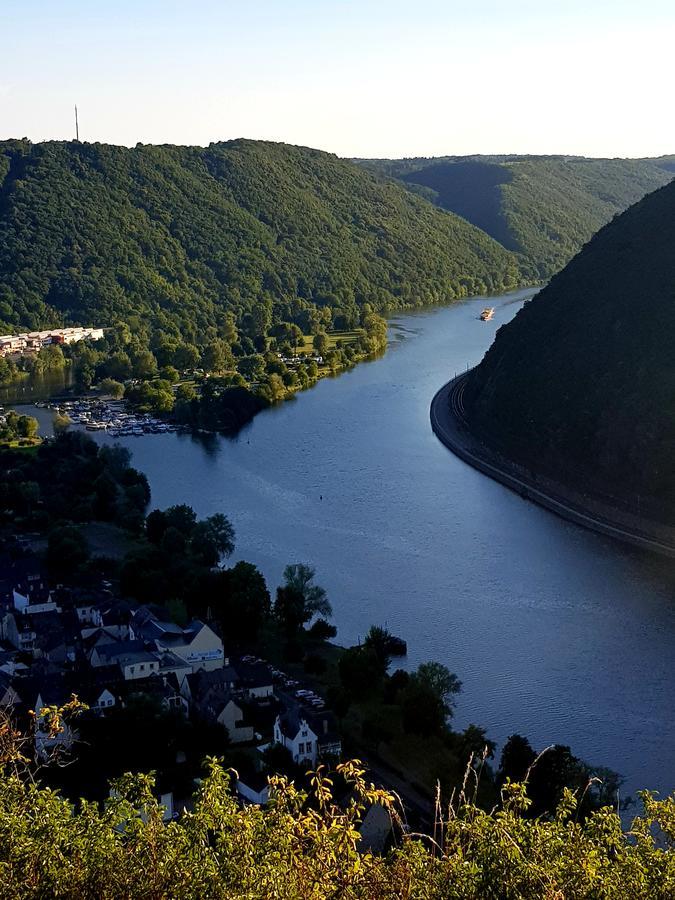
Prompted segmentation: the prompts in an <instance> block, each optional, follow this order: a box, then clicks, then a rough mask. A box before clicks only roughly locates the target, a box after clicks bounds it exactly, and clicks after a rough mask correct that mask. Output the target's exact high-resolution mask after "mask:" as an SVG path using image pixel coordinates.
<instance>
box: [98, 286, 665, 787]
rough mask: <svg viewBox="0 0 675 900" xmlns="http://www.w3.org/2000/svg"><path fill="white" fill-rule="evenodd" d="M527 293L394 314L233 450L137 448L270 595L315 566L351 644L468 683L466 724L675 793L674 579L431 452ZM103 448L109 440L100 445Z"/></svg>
mask: <svg viewBox="0 0 675 900" xmlns="http://www.w3.org/2000/svg"><path fill="white" fill-rule="evenodd" d="M532 293H533V292H532V291H529V292H527V291H521V292H518V293H514V294H510V295H507V296H505V297H501V298H496V299H495V298H491V299H490V301H489V303H490V305H494V306H495V307H496V314H495V317H494V319H493V320H492V321H491V322H488V323H483V322H480V321H479V320H478V314H479V312H480V310H481V309H482V308H483V306H485V305H486V301H485V300H481V299H473V300H470V301H465V302H462V303H458V304H456V305H454V306H451V307H447V308H441V309H433V310H424V311H421V312H417V313H412V314H406V315H398V316H396V317H394V318H392V319H391V321H390V344H389V349H388V350H387V352H386V354H385V355H384V356H383V357H382V358H380V359H378V360H375V361H373V362H370V363H364V364H361V365H359V366H357V367H356V368H355V369H353V370H352V371H350V372H348V373H345V374H343V375H341V376H339V377H338V378H335V379H324V380H323V381H321V382H320V383H319V384H318V385H317V386H316V387H315V388H313V389H312V390H310V391H306V392H304V393H302V394H299V395H298V396H297V397H296V399H294V400H293V401H291V402H287V403H284V404H282V405H280V406H278V407H275V408H273V409H270V410H268V411H266V412H264V413H262V414H261V415H259V416H258V417H257V418H256V419H255V420H254V421H253V422H252V423H251V425H250V426H248V427H247V428H246V430H245V431H243V432H242V433H241V434H240V435H239V436H238V437H237V439H235V440H226V439H215V440H214V442H213V443H212V445H211V446H208V447H206V446H204V445H203V444H201V443H199V442H197V441H195V440H194V439H192V438H190V437H186V436H180V435H156V436H148V437H145V438H139V439H133V438H131V439H125V440H124V441H123V443H126V444H127V445H128V446H129V447H130V448H131V449H132V450H133V455H134V463H135V465H137V466H138V467H139V468H140V469H142V470H143V471H144V472H146V474H147V475H148V478H149V480H150V485H151V488H152V495H153V505H155V506H159V507H164V506H168V505H170V504H173V503H189V504H190V505H191V506H193V507H194V508H195V510H196V511H197V512H198V513H199V515H200V516H204V515H208V514H210V513H213V512H216V511H223V512H225V513H226V514H227V515H228V516H229V517H230V518H231V520H232V522H233V524H234V526H235V529H236V532H237V557H236V558H237V559H239V558H243V559H247V560H250V561H251V562H254V563H255V564H256V565H258V566H259V567H260V568H261V569H262V570H263V572H264V573H265V575H266V577H267V578H268V580H269V583H270V586H271V587H273V586H275V585H276V584H278V583H279V581H280V578H281V573H282V570H283V568H284V566H285V565H286V564H287V563H291V562H304V561H306V562H310V563H311V564H312V565H314V566H315V567H316V571H317V580H318V581H319V583H321V584H322V585H324V586H325V587H326V588H327V590H328V594H329V597H330V599H331V601H332V603H333V608H334V621H335V624H336V625H337V626H338V629H339V634H338V640H339V641H341V642H342V643H345V644H347V643H352V642H355V641H357V640H358V639H359V638H363V636H364V634H365V633H366V631H367V629H368V627H369V625H370V624H371V623H375V624H382V625H385V624H386V625H387V626H388V627H389V629H390V630H392V631H393V632H394V633H396V634H398V635H401V636H402V637H404V638H405V639H406V640H407V641H408V647H409V659H408V664H409V665H411V666H414V665H416V664H417V663H419V662H420V661H422V660H426V659H437V660H439V661H441V662H443V663H445V664H446V665H448V666H449V667H450V669H451V670H452V671H454V672H456V673H457V675H458V676H459V677H460V678H461V680H462V681H463V684H464V690H463V693H462V694H461V695H460V698H459V702H458V706H457V712H456V719H455V721H456V724H457V725H458V726H465V725H467V724H468V723H470V722H475V723H477V724H481V725H484V726H486V727H487V729H488V733H489V736H490V737H492V738H493V739H495V740H497V741H499V742H502V741H503V740H504V739H505V738H506V737H507V736H508V735H509V734H511V733H513V732H520V733H522V734H524V735H526V736H527V737H528V738H529V739H530V740H531V742H532V743H533V745H534V746H535V747H536V748H542V747H544V746H546V745H548V744H552V743H564V744H569V745H570V746H571V747H572V750H573V752H575V753H576V754H577V755H579V756H581V757H582V758H584V759H586V760H587V761H589V762H590V763H593V764H602V765H606V766H609V767H611V768H613V769H615V770H617V771H619V772H620V773H621V774H622V775H623V776H624V777H625V778H626V788H625V790H626V791H633V790H635V789H637V788H641V787H646V788H650V789H656V790H660V791H662V792H669V791H672V790H673V789H675V721H674V716H673V707H674V693H673V647H674V646H675V567H674V566H673V562H672V560H670V561H669V560H666V559H660V558H657V557H652V556H649V555H646V554H645V553H643V552H641V551H638V550H636V549H633V548H630V547H628V546H624V545H621V544H619V543H616V542H614V541H613V540H611V539H609V538H604V537H602V536H600V535H597V534H594V533H592V532H588V531H585V530H584V529H582V528H579V527H577V526H575V525H572V524H570V523H567V522H565V521H563V520H561V519H558V518H557V517H556V516H554V515H552V514H551V513H548V512H546V511H545V510H543V509H540V508H539V507H537V506H534V505H532V504H531V503H529V502H527V501H525V500H523V499H521V498H520V497H519V496H517V495H516V494H514V493H512V492H510V491H509V490H507V489H506V488H504V487H502V486H501V485H499V484H497V483H495V482H494V481H491V480H490V479H489V478H486V477H484V476H483V475H481V474H479V473H478V472H476V471H474V470H473V469H472V468H470V467H469V466H467V465H465V464H464V463H462V462H461V461H460V460H459V459H457V458H456V457H455V456H453V455H452V453H450V452H449V451H448V450H446V449H445V447H444V446H443V445H441V444H440V442H439V441H438V440H437V439H436V438H435V437H434V435H433V434H432V432H431V428H430V425H429V404H430V401H431V399H432V397H433V395H434V393H435V392H436V390H437V389H438V388H439V387H440V386H441V384H443V383H444V382H445V381H447V380H448V378H450V377H452V376H453V375H454V373H455V372H457V371H461V370H463V369H464V368H466V367H467V366H472V365H474V364H475V363H477V362H478V361H479V360H480V358H481V357H482V355H483V353H484V352H485V350H486V349H487V347H488V346H489V344H490V343H491V342H492V340H493V338H494V335H495V332H496V330H497V328H498V327H499V326H500V325H502V324H504V323H505V322H507V321H508V320H509V319H510V318H511V317H512V316H513V315H514V314H515V313H516V311H517V310H518V309H519V308H520V306H521V305H522V302H523V300H524V299H525V298H526V297H527V296H531V294H532ZM96 439H97V440H99V441H102V442H105V441H107V440H110V439H109V438H107V437H105V436H100V435H96Z"/></svg>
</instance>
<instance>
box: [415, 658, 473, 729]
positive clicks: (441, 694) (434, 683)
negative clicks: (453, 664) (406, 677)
mask: <svg viewBox="0 0 675 900" xmlns="http://www.w3.org/2000/svg"><path fill="white" fill-rule="evenodd" d="M413 679H416V680H417V681H418V682H419V684H421V685H422V686H424V687H425V688H427V689H428V690H429V691H430V692H431V693H432V694H433V695H434V697H436V698H437V700H438V702H439V704H440V705H441V708H442V709H443V712H444V713H445V715H446V716H450V715H452V710H453V707H454V705H455V702H456V701H455V698H456V696H457V694H459V693H460V691H461V690H462V682H461V681H460V680H459V678H457V676H456V675H454V674H453V673H452V672H451V671H450V670H449V669H448V668H447V666H444V665H443V664H442V663H439V662H425V663H422V664H421V665H419V666H418V667H417V671H416V672H415V673H414V675H413Z"/></svg>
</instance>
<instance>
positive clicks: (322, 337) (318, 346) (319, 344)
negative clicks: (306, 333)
mask: <svg viewBox="0 0 675 900" xmlns="http://www.w3.org/2000/svg"><path fill="white" fill-rule="evenodd" d="M312 346H313V347H314V349H315V350H316V352H317V353H319V354H322V353H325V352H326V350H328V335H327V334H326V332H325V331H319V332H318V334H315V335H314V339H313V340H312Z"/></svg>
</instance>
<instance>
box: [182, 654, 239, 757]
mask: <svg viewBox="0 0 675 900" xmlns="http://www.w3.org/2000/svg"><path fill="white" fill-rule="evenodd" d="M235 685H236V673H235V671H234V669H232V668H231V667H230V666H226V667H224V668H222V669H218V670H216V671H211V672H207V671H201V672H196V673H194V674H191V675H188V676H187V678H186V679H185V681H184V682H183V686H182V694H183V696H184V697H189V698H190V702H191V703H192V706H193V708H194V709H195V711H196V712H197V713H198V715H200V716H201V717H202V718H203V719H207V720H209V721H212V722H214V721H215V722H218V723H220V724H221V725H224V726H225V727H226V728H227V732H228V734H229V736H230V741H231V742H232V743H233V744H241V743H244V742H247V741H252V740H253V738H254V737H255V730H254V728H253V724H252V723H251V721H250V715H249V714H248V709H247V704H246V701H245V699H243V698H242V697H240V696H239V695H238V693H235V690H234V688H235Z"/></svg>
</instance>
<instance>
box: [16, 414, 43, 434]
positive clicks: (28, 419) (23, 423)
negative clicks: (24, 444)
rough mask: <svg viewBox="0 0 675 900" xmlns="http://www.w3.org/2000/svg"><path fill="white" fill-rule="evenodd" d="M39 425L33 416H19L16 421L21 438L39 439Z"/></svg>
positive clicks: (17, 431)
mask: <svg viewBox="0 0 675 900" xmlns="http://www.w3.org/2000/svg"><path fill="white" fill-rule="evenodd" d="M38 429H39V423H38V420H37V419H34V418H33V416H19V417H18V419H17V420H16V433H17V434H18V436H19V437H21V438H34V437H37V433H38Z"/></svg>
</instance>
